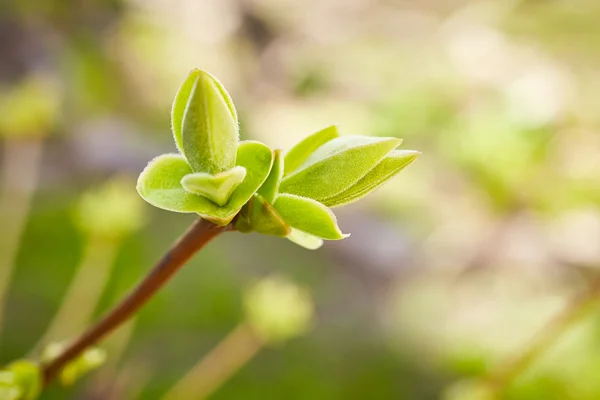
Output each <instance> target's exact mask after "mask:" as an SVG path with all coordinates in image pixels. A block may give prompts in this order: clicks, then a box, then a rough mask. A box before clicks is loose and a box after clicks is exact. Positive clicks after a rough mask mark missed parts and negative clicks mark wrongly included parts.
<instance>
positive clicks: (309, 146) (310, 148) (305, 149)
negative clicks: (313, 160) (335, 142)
mask: <svg viewBox="0 0 600 400" xmlns="http://www.w3.org/2000/svg"><path fill="white" fill-rule="evenodd" d="M339 136H340V134H339V132H338V129H337V126H335V125H332V126H328V127H327V128H325V129H321V130H320V131H318V132H316V133H313V134H312V135H310V136H308V137H307V138H305V139H304V140H302V141H301V142H300V143H298V144H296V145H295V146H294V147H292V148H291V149H290V150H289V151H288V152H287V154H286V155H285V174H284V176H287V175H289V174H291V173H292V172H294V171H295V170H296V169H298V167H300V165H302V163H304V161H306V159H307V158H308V157H309V156H310V155H311V154H312V153H313V152H314V151H315V150H317V149H318V148H319V147H320V146H322V145H324V144H325V143H327V142H329V141H330V140H332V139H335V138H336V137H339Z"/></svg>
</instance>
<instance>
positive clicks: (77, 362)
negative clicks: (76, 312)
mask: <svg viewBox="0 0 600 400" xmlns="http://www.w3.org/2000/svg"><path fill="white" fill-rule="evenodd" d="M64 348H65V343H51V344H49V345H48V346H46V348H45V349H44V350H43V352H42V360H43V361H44V362H46V363H47V362H50V361H52V360H53V359H55V358H56V357H58V356H59V355H60V354H61V353H62V351H63V350H64ZM104 361H106V352H105V351H104V350H102V349H99V348H97V347H91V348H89V349H86V350H85V351H84V352H83V353H82V354H81V355H80V356H79V357H77V358H75V359H74V360H73V361H71V362H70V363H68V364H67V365H66V366H65V367H64V368H63V369H62V371H61V372H60V375H59V379H60V382H61V383H62V384H63V385H65V386H69V385H72V384H73V383H75V381H77V379H79V378H80V377H82V376H83V375H85V374H87V373H88V372H90V371H92V370H94V369H96V368H98V367H99V366H101V365H102V364H104Z"/></svg>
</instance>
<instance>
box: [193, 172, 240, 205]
mask: <svg viewBox="0 0 600 400" xmlns="http://www.w3.org/2000/svg"><path fill="white" fill-rule="evenodd" d="M245 177H246V168H244V167H240V166H237V167H233V168H231V169H230V170H228V171H225V172H219V173H218V174H216V175H212V174H209V173H208V172H196V173H193V174H188V175H186V176H184V177H183V178H182V179H181V186H183V188H184V189H185V190H187V191H188V192H190V193H194V194H197V195H200V196H204V197H206V198H207V199H209V200H211V201H212V202H213V203H215V204H217V205H219V206H224V205H225V204H227V202H228V201H229V199H230V198H231V195H232V194H233V191H234V190H235V189H236V188H237V187H238V186H239V185H240V183H242V181H243V180H244V178H245Z"/></svg>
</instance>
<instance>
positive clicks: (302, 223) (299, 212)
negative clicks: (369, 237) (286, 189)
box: [273, 193, 348, 240]
mask: <svg viewBox="0 0 600 400" xmlns="http://www.w3.org/2000/svg"><path fill="white" fill-rule="evenodd" d="M273 206H274V207H275V210H277V212H278V213H279V214H280V215H281V216H282V217H283V219H284V220H285V222H287V223H288V224H289V225H290V226H291V227H292V228H295V229H299V230H301V231H303V232H306V233H308V234H310V235H313V236H317V237H319V238H321V239H327V240H340V239H344V238H345V237H347V236H348V235H344V234H343V233H342V232H341V231H340V228H338V225H337V219H336V218H335V215H334V214H333V213H332V212H331V210H330V209H329V208H327V207H325V206H324V205H323V204H321V203H319V202H318V201H316V200H313V199H308V198H306V197H300V196H296V195H293V194H287V193H282V194H280V195H279V196H277V199H276V200H275V204H273Z"/></svg>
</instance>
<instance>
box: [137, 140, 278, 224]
mask: <svg viewBox="0 0 600 400" xmlns="http://www.w3.org/2000/svg"><path fill="white" fill-rule="evenodd" d="M272 163H273V153H272V151H271V149H269V148H268V147H267V146H266V145H264V144H262V143H260V142H255V141H244V142H241V143H240V145H239V146H238V150H237V164H238V165H239V166H241V167H244V168H245V169H246V178H245V179H244V181H243V182H242V183H241V184H240V185H239V186H238V187H237V188H236V189H235V190H234V192H233V194H232V195H231V198H230V199H229V201H228V202H227V204H225V205H224V206H223V207H219V206H218V205H217V204H215V203H213V202H212V201H210V200H208V199H207V198H206V197H203V196H198V195H196V194H193V193H190V192H188V191H186V190H185V189H184V188H183V186H182V185H181V180H182V179H183V177H184V176H186V175H188V174H191V173H192V170H191V168H190V166H189V165H188V164H187V163H186V160H185V158H184V157H183V156H181V155H178V154H165V155H162V156H159V157H156V158H155V159H154V160H152V161H151V162H150V164H148V166H147V167H146V168H145V169H144V171H142V173H141V174H140V177H139V179H138V184H137V190H138V193H139V194H140V196H142V198H143V199H144V200H146V201H147V202H148V203H150V204H152V205H153V206H155V207H158V208H162V209H164V210H169V211H175V212H181V213H198V214H200V216H202V217H203V218H205V219H208V220H209V221H212V222H214V223H216V224H219V225H227V224H228V223H229V222H230V221H231V219H233V217H234V216H235V214H237V212H238V211H239V210H240V209H241V208H242V206H243V205H244V204H245V203H246V202H247V201H248V200H250V198H251V197H252V195H253V194H254V193H255V192H256V190H258V188H259V187H260V185H262V183H263V182H264V181H265V179H266V178H267V176H268V174H269V171H270V170H271V165H272Z"/></svg>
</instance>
